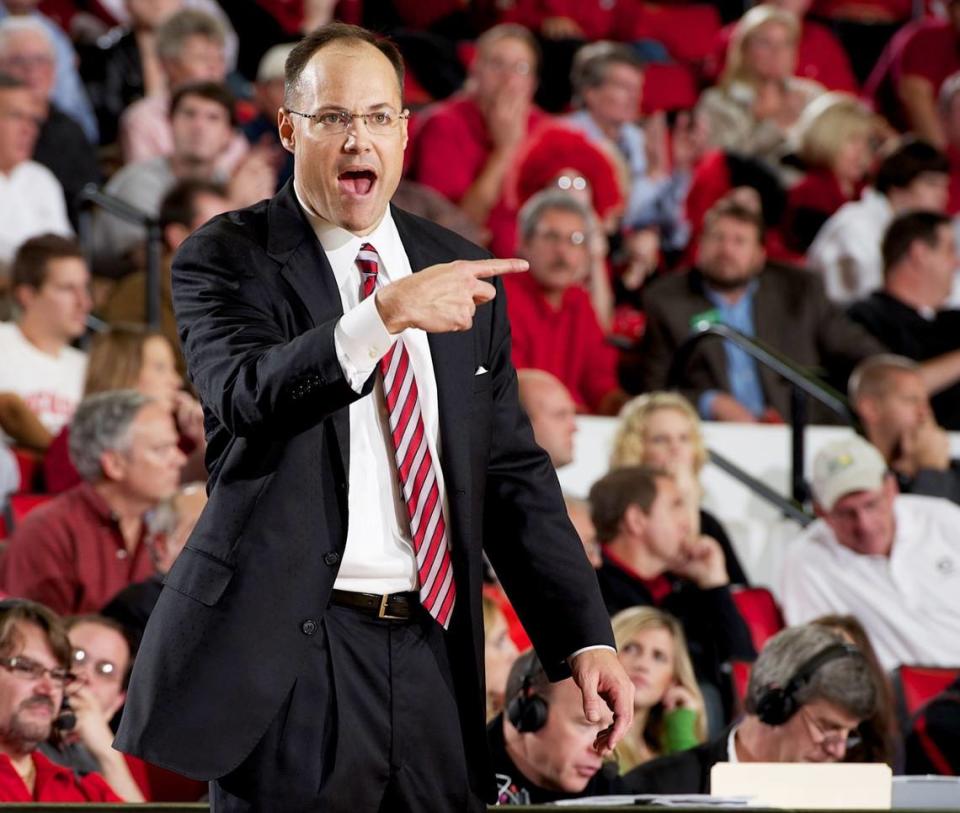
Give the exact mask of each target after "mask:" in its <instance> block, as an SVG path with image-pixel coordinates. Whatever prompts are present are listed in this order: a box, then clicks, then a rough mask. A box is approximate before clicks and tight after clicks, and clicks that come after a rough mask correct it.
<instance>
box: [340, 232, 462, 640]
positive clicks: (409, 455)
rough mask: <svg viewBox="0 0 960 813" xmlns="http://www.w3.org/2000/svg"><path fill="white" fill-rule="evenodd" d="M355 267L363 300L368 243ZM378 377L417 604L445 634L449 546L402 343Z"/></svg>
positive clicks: (370, 284) (372, 272)
mask: <svg viewBox="0 0 960 813" xmlns="http://www.w3.org/2000/svg"><path fill="white" fill-rule="evenodd" d="M357 267H358V268H359V269H360V277H361V281H362V282H361V297H362V298H364V299H366V297H368V296H370V294H372V293H373V291H374V289H375V288H376V287H377V273H378V271H379V270H380V255H379V254H377V251H376V249H375V248H374V247H373V246H372V245H370V244H369V243H364V244H363V245H362V246H361V247H360V253H359V254H358V255H357ZM380 372H381V373H382V374H383V393H384V397H385V398H386V402H387V410H388V412H389V415H390V434H391V436H392V438H393V447H394V452H395V455H396V462H397V474H398V477H399V480H400V488H401V490H402V491H403V498H404V502H405V504H406V507H407V516H408V517H409V518H410V539H411V540H412V542H413V549H414V552H415V553H416V556H417V572H418V574H419V576H420V602H421V604H423V606H424V608H425V609H426V610H427V612H429V613H430V615H432V616H433V617H434V618H435V619H436V620H437V622H438V623H439V624H441V625H442V626H443V628H444V629H447V628H448V626H449V624H450V615H451V613H452V612H453V604H454V600H455V599H456V595H457V589H456V584H455V583H454V581H453V562H452V560H451V558H450V542H449V538H448V535H447V526H446V523H445V522H444V519H443V505H442V502H441V500H440V487H439V485H438V483H437V477H436V469H435V468H434V462H433V455H432V454H431V453H430V447H429V446H428V445H427V435H426V430H425V428H424V425H423V416H422V415H421V413H420V396H419V391H418V389H417V380H416V377H415V376H414V374H413V365H412V364H411V363H410V354H409V353H408V352H407V348H406V347H405V346H404V344H403V339H402V338H400V339H397V341H395V342H394V343H393V346H392V347H391V348H390V350H389V351H388V352H387V354H386V355H385V356H384V357H383V358H382V359H381V361H380Z"/></svg>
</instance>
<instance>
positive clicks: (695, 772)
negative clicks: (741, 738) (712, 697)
mask: <svg viewBox="0 0 960 813" xmlns="http://www.w3.org/2000/svg"><path fill="white" fill-rule="evenodd" d="M729 736H730V728H726V729H724V731H723V733H722V734H721V735H720V736H719V737H717V738H716V739H715V740H711V741H710V742H705V743H703V744H702V745H698V746H697V747H696V748H691V749H690V750H688V751H678V752H677V753H675V754H669V755H668V756H665V757H658V758H657V759H653V760H651V761H650V762H644V763H643V764H642V765H640V766H638V767H636V768H634V769H633V770H632V771H630V772H629V773H626V774H624V775H623V776H622V777H621V779H620V781H621V784H622V788H621V789H620V790H619V793H634V794H639V793H710V769H711V768H712V767H713V766H714V765H716V764H717V763H718V762H728V761H729V756H728V754H727V738H728V737H729Z"/></svg>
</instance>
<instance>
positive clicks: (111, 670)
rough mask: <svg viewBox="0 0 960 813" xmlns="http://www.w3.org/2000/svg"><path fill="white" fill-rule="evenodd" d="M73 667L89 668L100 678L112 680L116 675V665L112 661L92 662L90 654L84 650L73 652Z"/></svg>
mask: <svg viewBox="0 0 960 813" xmlns="http://www.w3.org/2000/svg"><path fill="white" fill-rule="evenodd" d="M73 665H74V667H77V666H89V667H90V668H91V669H92V670H93V671H94V673H95V674H97V675H100V676H101V677H107V678H112V677H115V676H116V675H117V665H116V664H115V663H113V661H92V660H90V654H89V653H88V652H87V650H85V649H75V650H73Z"/></svg>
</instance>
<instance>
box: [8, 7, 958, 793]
mask: <svg viewBox="0 0 960 813" xmlns="http://www.w3.org/2000/svg"><path fill="white" fill-rule="evenodd" d="M333 19H340V20H343V21H346V22H351V23H359V24H364V25H368V26H370V27H372V28H375V29H377V30H380V31H383V32H385V33H387V34H389V35H391V36H392V37H393V38H394V39H395V41H396V42H397V44H398V46H399V48H400V50H401V52H402V53H403V56H404V60H405V63H406V68H407V73H406V78H405V84H404V92H405V96H406V102H407V104H408V106H409V108H410V112H411V116H410V119H409V122H408V126H407V132H408V136H409V142H408V146H407V149H406V159H405V167H404V178H403V180H402V182H401V185H400V188H399V190H398V193H397V196H396V199H395V200H396V203H397V205H399V206H401V207H402V208H406V209H410V210H411V211H414V212H415V213H418V214H421V215H423V216H426V217H428V218H430V219H432V220H435V221H436V222H438V223H441V224H443V225H446V226H448V227H450V228H452V229H454V230H455V231H457V232H459V233H461V234H463V235H464V236H467V237H468V238H469V239H471V240H474V241H475V242H478V243H480V244H482V245H484V246H485V247H486V248H487V249H489V251H490V252H491V253H492V254H494V255H496V256H501V257H512V256H520V257H523V258H525V259H527V260H528V261H529V264H530V268H529V272H528V273H525V274H515V275H509V276H507V277H506V278H505V279H504V282H503V290H504V294H505V296H506V302H507V304H506V307H507V313H508V316H509V320H510V324H511V334H512V357H513V361H514V365H515V366H516V367H517V369H518V371H519V392H520V398H521V401H522V404H523V407H524V409H525V411H526V412H527V414H528V416H529V418H530V421H531V424H532V428H533V431H534V434H535V437H536V439H537V441H538V443H539V444H540V445H541V446H542V447H543V448H544V449H545V450H546V451H547V453H548V454H549V456H550V459H551V461H552V463H553V465H554V467H555V468H558V469H559V468H561V467H563V466H568V465H570V464H571V463H572V462H574V450H575V443H574V440H575V432H576V430H577V422H576V418H577V415H578V414H580V415H601V416H618V417H617V421H618V424H617V431H616V435H615V439H614V443H613V448H612V449H611V456H610V461H609V471H608V472H607V473H606V474H604V475H603V476H602V477H601V478H599V479H598V480H597V481H596V482H595V483H593V485H592V488H591V489H590V493H589V497H588V499H585V500H584V499H576V498H573V497H568V498H567V509H568V513H569V516H570V520H571V522H572V524H573V525H574V527H575V528H576V530H577V532H578V534H579V536H580V538H581V540H582V541H583V545H584V552H585V555H586V556H587V558H588V559H589V560H590V562H591V564H592V565H593V566H594V568H595V570H596V573H597V578H598V580H599V584H600V587H601V591H602V594H603V597H604V600H605V602H606V605H607V609H608V610H609V612H610V614H611V618H612V623H613V628H614V633H615V637H616V641H617V647H618V651H619V656H620V658H621V661H622V662H623V664H624V666H625V668H626V669H627V671H628V673H629V675H630V677H631V679H632V680H633V682H634V685H635V688H636V699H635V722H634V726H633V728H632V729H631V731H630V732H629V733H628V735H627V737H626V739H625V740H624V742H623V743H622V745H621V747H620V748H619V750H618V751H617V753H616V755H615V756H616V760H615V761H614V762H610V763H607V764H603V763H602V762H601V760H600V758H599V756H597V755H596V753H595V752H594V751H593V750H592V749H591V744H592V742H593V740H594V737H595V736H596V733H597V731H598V730H599V729H601V728H602V727H603V726H604V725H606V724H607V723H608V722H609V721H608V720H601V721H597V722H596V723H594V722H588V721H587V720H586V719H585V718H584V717H583V710H582V704H581V702H580V697H579V693H578V692H577V690H576V687H575V686H574V685H573V683H572V682H571V681H569V680H568V681H564V682H561V683H557V684H551V683H550V682H549V681H548V680H547V677H546V674H545V672H544V670H543V667H542V666H541V665H540V663H539V661H538V660H537V657H536V655H535V654H534V653H533V652H532V651H525V650H528V648H529V640H528V639H527V638H526V636H525V633H524V632H523V629H522V627H520V625H519V622H518V620H517V617H516V613H515V612H514V611H513V608H512V607H511V606H510V603H509V601H508V600H507V599H506V596H505V595H504V593H503V591H502V590H501V588H500V586H499V584H498V583H497V579H496V574H495V573H494V572H492V570H491V571H490V572H489V573H488V574H487V578H488V582H489V584H487V586H486V587H485V592H484V624H485V628H486V631H487V642H486V652H485V656H486V657H485V668H486V682H487V712H488V719H489V720H490V728H489V734H490V746H491V751H492V754H493V756H494V762H495V765H496V766H497V772H498V784H499V787H500V799H501V802H503V803H513V802H524V801H527V802H534V803H536V802H546V801H553V800H556V799H562V798H567V797H570V796H575V795H583V794H595V793H601V794H604V793H627V792H638V793H646V792H707V791H709V769H710V767H711V766H712V765H714V764H715V763H717V762H719V761H733V760H736V761H742V762H750V761H774V762H780V761H783V762H787V761H800V762H806V761H841V760H847V761H880V762H887V763H889V764H890V765H891V766H892V767H894V769H895V770H904V769H906V770H909V771H922V772H928V771H931V772H938V773H950V772H953V773H956V772H957V770H960V766H958V763H960V756H958V754H960V728H958V725H960V723H958V719H960V715H958V711H957V709H958V708H960V694H958V693H960V688H958V686H957V684H956V683H954V684H953V686H952V687H949V688H947V690H946V691H945V692H944V693H943V694H942V695H941V696H940V697H939V698H937V699H936V700H935V701H934V702H932V703H931V704H930V705H929V706H927V707H925V708H924V709H923V710H922V712H921V713H920V715H919V716H918V717H917V719H916V721H914V720H898V719H897V718H896V716H895V714H894V707H893V700H892V689H891V683H890V678H889V675H890V674H891V670H896V669H897V668H898V667H901V666H904V665H911V664H922V665H925V666H935V667H941V668H943V669H949V668H956V669H958V671H960V626H958V624H960V622H958V618H960V616H958V614H957V613H956V598H955V596H956V595H957V594H958V587H960V581H958V580H960V539H958V538H957V537H955V536H954V534H956V533H958V531H957V529H958V528H960V507H958V505H960V462H958V461H957V460H955V459H953V458H952V456H951V452H950V442H949V437H948V435H947V432H948V431H953V430H957V429H960V285H958V277H957V271H958V267H957V266H958V252H957V244H956V240H957V239H958V236H960V56H958V55H960V0H946V1H945V2H942V3H932V2H931V3H916V2H908V1H907V0H858V2H855V3H854V2H844V1H843V0H768V2H764V3H752V2H746V0H725V1H724V2H718V3H698V2H687V1H686V0H658V1H657V2H652V1H650V2H648V0H617V2H607V0H596V2H594V1H593V0H512V1H511V2H491V1H490V0H472V2H451V1H449V0H428V1H427V2H420V3H413V2H409V0H394V2H371V0H367V2H363V1H362V0H340V2H335V0H301V1H300V2H283V1H282V0H243V1H242V2H241V0H236V1H234V0H231V2H230V3H227V2H219V3H218V2H215V1H214V0H0V319H2V321H0V504H2V505H3V508H4V513H3V518H2V521H3V524H4V526H5V527H4V530H5V535H6V538H5V539H4V540H3V541H2V543H0V544H2V546H3V547H2V551H0V594H2V595H3V596H7V597H9V598H6V599H3V600H0V801H32V800H34V801H82V800H87V801H98V802H102V801H118V800H124V801H129V802H138V801H144V800H147V801H149V800H164V799H175V798H191V794H193V797H192V798H196V796H197V795H199V793H202V789H199V788H198V787H196V786H193V785H190V784H186V785H183V784H182V783H181V784H177V783H176V782H171V781H170V777H169V776H168V777H166V782H164V781H163V778H162V775H161V772H160V771H159V769H157V768H155V767H154V766H147V765H145V764H144V763H142V762H140V761H138V760H136V759H134V758H124V757H123V756H122V755H120V754H119V753H118V752H117V751H114V750H113V749H112V748H111V747H110V742H111V740H112V734H111V731H112V730H113V728H115V724H116V722H117V719H118V715H119V714H120V713H122V706H123V700H124V686H125V681H126V678H127V676H128V673H129V669H130V666H131V663H132V661H133V659H134V658H135V657H136V648H137V643H138V641H139V639H140V636H141V634H142V632H143V628H144V626H145V624H146V622H147V619H148V617H149V615H150V611H151V609H152V607H153V605H154V603H155V602H156V601H157V598H158V596H159V594H160V591H161V587H162V580H163V576H164V574H165V573H166V572H167V571H169V569H170V567H171V566H172V564H173V561H174V560H175V559H176V557H177V555H178V553H179V551H180V550H181V549H182V547H183V546H184V544H185V543H186V541H187V539H188V537H189V535H190V532H191V530H192V528H193V524H194V523H195V521H196V519H197V517H198V516H199V514H200V512H201V511H202V510H203V505H204V503H205V499H206V497H205V491H204V488H203V483H204V481H205V479H206V476H207V472H206V470H205V466H204V452H205V450H206V443H207V438H206V437H205V432H204V416H203V406H202V405H201V404H200V403H199V402H198V401H197V400H196V398H195V397H194V393H193V392H192V390H191V385H190V381H189V376H188V371H187V370H186V367H185V364H184V361H183V356H182V354H181V350H180V345H179V338H178V333H177V327H176V319H175V315H174V295H173V291H172V286H171V281H170V267H171V263H172V258H173V256H174V254H175V253H176V251H177V249H178V248H179V246H180V245H181V244H182V243H183V242H184V241H185V240H187V239H188V238H189V236H190V234H191V233H192V232H194V231H196V230H197V229H199V228H201V227H202V226H203V224H204V223H206V222H207V221H208V220H210V219H211V218H213V217H217V216H220V215H221V214H223V213H225V212H228V211H230V210H233V209H238V208H242V207H245V206H248V205H250V204H252V203H254V202H257V201H259V200H262V199H264V198H269V197H271V196H272V195H273V194H274V193H275V192H276V191H277V190H279V189H280V188H281V187H283V186H284V184H287V183H290V182H291V173H292V158H291V155H290V154H289V152H287V151H286V150H285V149H284V147H283V144H282V143H281V138H280V136H279V134H278V132H277V126H276V112H277V109H278V108H279V107H280V106H282V104H283V91H284V62H285V59H286V57H287V55H288V54H289V52H290V49H291V47H292V43H293V42H295V41H296V40H297V39H298V37H299V36H300V35H302V34H303V33H304V32H307V31H310V30H313V29H314V28H316V27H317V26H320V25H323V24H324V23H326V22H328V21H330V20H333ZM291 112H294V111H291ZM314 112H315V111H310V110H307V111H296V114H297V115H308V116H309V115H311V114H313V113H314ZM354 126H360V124H359V123H357V124H355V125H354ZM364 126H366V125H364ZM94 187H95V188H97V189H99V190H100V191H101V192H102V193H104V194H106V195H107V196H110V197H111V198H113V199H114V203H113V205H111V206H108V207H104V206H101V205H97V204H94V203H91V201H90V198H91V197H93V196H92V195H91V194H90V190H91V189H92V188H94ZM101 200H102V198H101ZM157 272H158V276H157ZM152 286H156V289H155V290H152ZM150 294H154V295H155V296H154V297H153V303H154V305H155V307H148V305H147V302H148V295H150ZM151 317H152V322H151V321H150V319H151ZM710 323H722V324H724V325H727V326H728V327H730V328H733V329H735V330H736V331H738V332H739V333H741V334H743V335H744V336H745V337H746V338H747V339H751V340H757V341H760V342H762V343H763V345H765V346H766V347H768V348H771V349H773V350H774V351H777V352H779V353H780V354H782V355H783V356H785V357H787V358H788V359H789V360H790V361H792V362H793V363H794V364H796V365H798V366H799V367H801V368H804V369H805V370H807V371H809V372H810V373H811V374H812V375H815V376H818V377H819V378H820V379H821V380H822V381H823V382H825V383H828V384H831V385H833V386H834V387H836V388H837V389H840V390H842V391H846V392H848V394H849V403H850V406H851V409H852V410H853V412H854V413H855V414H856V416H857V418H858V419H859V422H860V428H861V429H862V434H863V436H864V437H863V438H860V437H856V436H854V435H853V433H851V435H850V437H848V438H846V439H844V440H840V441H837V442H835V443H832V444H830V445H827V446H826V447H824V448H821V449H818V450H816V452H817V453H816V459H815V462H814V466H813V470H812V480H811V491H812V502H811V505H812V508H813V510H814V511H815V512H816V515H817V519H816V521H814V522H813V523H812V524H810V525H809V526H808V527H807V528H806V529H805V530H803V531H802V532H800V531H798V532H797V534H796V538H795V539H792V540H790V541H789V542H788V543H786V544H787V552H786V555H785V560H784V564H783V567H782V571H781V572H780V574H779V580H778V583H776V584H771V585H765V586H766V587H769V588H770V589H771V590H772V595H773V597H774V599H775V600H776V601H777V602H778V603H779V604H780V606H782V608H783V612H784V616H785V620H786V622H787V623H788V624H789V625H791V626H789V627H788V628H787V629H785V630H783V631H782V632H780V633H779V634H777V635H775V636H774V637H773V638H771V639H770V640H769V641H767V643H766V645H765V646H761V644H762V643H763V642H762V641H758V640H757V638H756V637H755V636H754V634H753V633H754V630H752V629H751V628H750V627H749V625H748V624H747V622H746V620H745V618H744V616H743V614H742V613H741V607H740V605H738V603H737V596H738V594H739V593H740V591H744V590H749V588H750V587H751V586H752V585H751V584H750V578H749V575H750V574H749V573H748V572H746V571H745V569H744V567H743V565H742V564H741V562H740V560H739V558H738V555H737V544H736V542H737V540H736V538H735V537H734V538H732V536H731V533H729V532H728V530H727V529H726V528H725V527H724V525H723V524H722V523H721V522H720V521H719V519H718V518H717V517H716V516H714V515H713V514H711V513H709V512H708V511H706V510H705V509H704V507H703V505H702V498H703V492H702V489H701V486H700V481H699V477H700V474H701V471H702V469H703V467H704V466H705V464H706V462H707V457H708V455H707V449H706V445H705V441H704V438H703V432H702V427H701V420H709V421H730V422H739V423H755V422H767V423H784V422H787V421H789V420H790V418H791V404H792V401H791V395H790V389H789V385H788V384H787V383H786V382H785V381H784V380H783V379H782V378H781V377H779V376H778V375H776V374H774V373H773V372H771V370H769V369H768V368H767V367H765V366H763V365H761V364H759V363H758V362H757V360H756V359H755V358H754V357H753V356H752V355H750V354H749V353H747V352H745V351H744V350H743V349H742V348H741V347H739V346H737V345H735V344H733V343H732V342H728V341H724V342H721V341H712V342H703V343H700V344H697V345H695V346H694V345H691V344H689V343H688V340H689V338H690V336H691V333H692V332H693V331H694V330H695V329H696V328H697V327H698V326H700V325H704V324H710ZM809 413H810V418H811V420H812V421H814V422H818V423H828V422H835V421H836V416H835V415H833V414H832V413H827V412H825V411H824V412H821V411H818V406H817V405H816V404H812V403H811V404H809ZM219 442H222V440H221V441H219ZM10 495H15V496H28V497H29V498H30V500H32V501H33V502H31V503H30V505H31V506H32V505H33V504H34V503H42V504H41V505H39V507H35V508H33V509H32V510H29V511H23V512H20V511H17V510H14V504H15V499H14V498H11V497H10ZM732 665H740V666H744V667H746V668H747V669H748V670H749V678H748V679H744V681H741V682H740V683H738V682H737V680H736V679H735V676H736V674H737V670H736V669H732V668H731V666H732ZM918 726H919V728H918ZM161 786H162V787H161ZM171 787H174V788H175V790H174V791H171V790H170V788H171ZM171 793H172V794H173V795H171ZM177 794H180V795H179V796H178V795H177Z"/></svg>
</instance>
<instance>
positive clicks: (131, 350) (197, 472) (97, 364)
mask: <svg viewBox="0 0 960 813" xmlns="http://www.w3.org/2000/svg"><path fill="white" fill-rule="evenodd" d="M128 388H130V389H135V390H137V391H138V392H140V393H142V394H143V395H146V396H148V397H149V398H152V399H154V400H156V401H158V402H160V403H162V404H163V405H164V406H166V407H167V408H168V409H169V410H170V412H171V414H172V415H173V417H174V420H175V421H176V424H177V430H178V431H179V433H180V449H181V451H183V452H184V453H185V454H187V455H188V456H189V458H188V460H187V464H186V465H185V466H184V469H183V475H182V478H183V481H184V482H189V481H191V480H206V477H207V474H206V469H205V467H204V465H203V453H204V450H205V449H206V439H205V436H204V429H203V409H202V408H201V406H200V404H199V402H198V401H197V400H196V399H195V398H194V397H193V396H192V395H190V393H188V392H186V391H185V390H184V389H183V379H182V378H181V377H180V374H179V373H178V372H177V367H176V356H175V354H174V352H173V347H172V346H171V345H170V341H169V340H168V339H167V337H166V336H164V335H163V334H162V333H160V332H158V331H152V330H148V329H146V328H145V327H142V326H140V325H125V326H116V327H112V328H111V329H110V330H108V331H105V332H104V333H100V334H98V335H97V336H96V337H95V338H94V340H93V343H92V344H91V346H90V355H89V357H88V362H87V378H86V382H85V384H84V393H83V394H84V397H86V396H88V395H93V394H94V393H97V392H106V391H108V390H118V389H128ZM69 437H70V427H69V425H67V426H65V427H64V428H63V430H61V432H60V434H59V435H57V436H56V437H55V438H54V439H53V442H52V443H51V444H50V447H49V448H48V449H47V453H46V456H45V457H44V461H43V469H44V482H45V485H46V489H47V491H49V492H51V493H59V492H61V491H65V490H67V489H68V488H71V487H73V486H75V485H76V484H77V483H79V482H80V474H79V473H78V472H77V470H76V468H74V466H73V462H72V461H71V460H70V454H69V451H68V447H69Z"/></svg>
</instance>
